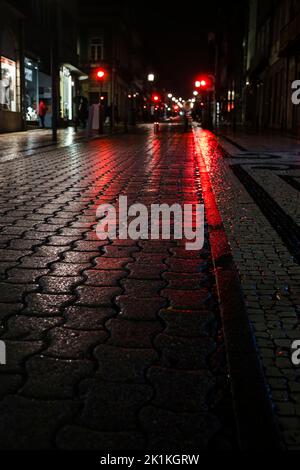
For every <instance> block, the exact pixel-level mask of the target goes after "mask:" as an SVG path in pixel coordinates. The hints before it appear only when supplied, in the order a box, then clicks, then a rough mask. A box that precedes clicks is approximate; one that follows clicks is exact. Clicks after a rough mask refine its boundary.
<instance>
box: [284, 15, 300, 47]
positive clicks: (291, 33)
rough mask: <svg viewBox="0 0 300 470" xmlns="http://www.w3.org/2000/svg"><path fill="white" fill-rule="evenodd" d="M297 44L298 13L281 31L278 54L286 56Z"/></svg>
mask: <svg viewBox="0 0 300 470" xmlns="http://www.w3.org/2000/svg"><path fill="white" fill-rule="evenodd" d="M298 42H300V12H298V13H297V15H296V16H295V18H293V19H292V20H291V21H290V22H289V23H288V24H287V25H286V26H284V28H283V29H282V30H281V33H280V47H279V53H280V54H281V55H285V54H287V53H288V52H289V50H290V49H292V48H293V47H294V46H295V45H297V44H298Z"/></svg>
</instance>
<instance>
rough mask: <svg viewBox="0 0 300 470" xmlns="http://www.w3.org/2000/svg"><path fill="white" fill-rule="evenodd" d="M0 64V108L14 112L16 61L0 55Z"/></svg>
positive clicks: (15, 109)
mask: <svg viewBox="0 0 300 470" xmlns="http://www.w3.org/2000/svg"><path fill="white" fill-rule="evenodd" d="M0 64H1V67H0V108H1V109H6V110H7V111H13V112H16V111H17V103H16V62H15V61H13V60H11V59H8V58H7V57H3V56H1V57H0Z"/></svg>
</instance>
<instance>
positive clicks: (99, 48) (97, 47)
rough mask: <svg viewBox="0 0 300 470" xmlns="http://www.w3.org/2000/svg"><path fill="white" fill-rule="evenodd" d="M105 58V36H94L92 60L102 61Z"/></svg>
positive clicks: (91, 44)
mask: <svg viewBox="0 0 300 470" xmlns="http://www.w3.org/2000/svg"><path fill="white" fill-rule="evenodd" d="M103 58H104V48H103V38H102V37H97V38H92V39H91V42H90V60H91V62H101V61H102V60H103Z"/></svg>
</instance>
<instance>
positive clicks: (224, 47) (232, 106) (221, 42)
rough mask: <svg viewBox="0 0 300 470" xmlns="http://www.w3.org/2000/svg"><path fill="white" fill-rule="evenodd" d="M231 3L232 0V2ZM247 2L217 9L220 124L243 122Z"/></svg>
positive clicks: (217, 103)
mask: <svg viewBox="0 0 300 470" xmlns="http://www.w3.org/2000/svg"><path fill="white" fill-rule="evenodd" d="M231 4H232V2H231ZM246 18H247V5H246V4H245V2H235V3H234V5H233V4H232V6H230V2H229V4H228V3H227V2H226V3H225V2H224V4H223V5H222V6H220V7H219V9H218V14H217V18H216V23H217V24H216V30H215V35H214V36H215V86H216V121H217V124H230V125H236V124H238V123H241V122H242V119H243V116H242V102H243V74H244V61H245V32H246Z"/></svg>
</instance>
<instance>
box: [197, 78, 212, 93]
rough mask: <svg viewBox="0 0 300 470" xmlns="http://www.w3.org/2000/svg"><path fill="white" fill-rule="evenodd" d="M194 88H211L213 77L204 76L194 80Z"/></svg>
mask: <svg viewBox="0 0 300 470" xmlns="http://www.w3.org/2000/svg"><path fill="white" fill-rule="evenodd" d="M195 87H196V88H202V89H203V90H211V89H213V87H214V79H213V77H212V76H204V77H201V78H199V79H198V80H196V82H195Z"/></svg>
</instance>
